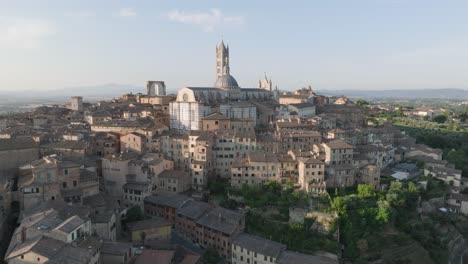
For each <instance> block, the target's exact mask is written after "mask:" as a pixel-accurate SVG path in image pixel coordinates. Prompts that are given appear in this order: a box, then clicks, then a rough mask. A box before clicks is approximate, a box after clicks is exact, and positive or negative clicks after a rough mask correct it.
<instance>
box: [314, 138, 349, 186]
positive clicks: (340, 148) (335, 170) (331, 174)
mask: <svg viewBox="0 0 468 264" xmlns="http://www.w3.org/2000/svg"><path fill="white" fill-rule="evenodd" d="M321 147H322V149H323V151H324V161H325V164H326V165H327V168H326V183H327V187H332V188H333V187H349V186H352V185H354V184H355V177H354V176H355V170H354V167H353V146H351V145H350V144H348V143H346V142H344V141H342V140H339V139H337V140H333V141H329V142H326V143H322V145H321Z"/></svg>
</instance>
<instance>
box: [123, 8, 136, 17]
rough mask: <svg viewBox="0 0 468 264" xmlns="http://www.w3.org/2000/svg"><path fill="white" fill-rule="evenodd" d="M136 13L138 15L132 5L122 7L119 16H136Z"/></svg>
mask: <svg viewBox="0 0 468 264" xmlns="http://www.w3.org/2000/svg"><path fill="white" fill-rule="evenodd" d="M136 15H137V13H136V11H135V9H133V8H131V7H125V8H121V9H120V11H119V16H121V17H134V16H136Z"/></svg>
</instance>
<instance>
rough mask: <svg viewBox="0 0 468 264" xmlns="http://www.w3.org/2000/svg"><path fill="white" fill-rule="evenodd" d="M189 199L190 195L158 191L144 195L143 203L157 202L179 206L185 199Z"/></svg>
mask: <svg viewBox="0 0 468 264" xmlns="http://www.w3.org/2000/svg"><path fill="white" fill-rule="evenodd" d="M189 200H191V198H190V197H188V196H185V195H181V194H177V193H171V192H159V193H158V194H157V195H151V196H147V197H145V199H144V201H145V203H151V204H158V205H163V206H167V207H172V208H179V207H181V206H182V205H183V204H184V203H186V202H187V201H189Z"/></svg>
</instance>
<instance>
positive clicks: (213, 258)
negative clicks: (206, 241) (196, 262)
mask: <svg viewBox="0 0 468 264" xmlns="http://www.w3.org/2000/svg"><path fill="white" fill-rule="evenodd" d="M220 261H221V258H220V257H219V254H218V251H216V249H214V248H211V247H210V248H208V249H207V250H206V251H205V253H204V254H203V263H205V264H218V263H219V262H220Z"/></svg>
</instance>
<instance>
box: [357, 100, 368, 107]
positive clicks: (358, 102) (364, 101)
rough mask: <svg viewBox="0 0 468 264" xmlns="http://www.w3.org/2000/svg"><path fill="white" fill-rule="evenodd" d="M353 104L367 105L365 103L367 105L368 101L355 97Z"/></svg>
mask: <svg viewBox="0 0 468 264" xmlns="http://www.w3.org/2000/svg"><path fill="white" fill-rule="evenodd" d="M354 104H356V105H358V106H367V105H369V102H367V101H366V100H363V99H357V100H356V102H354Z"/></svg>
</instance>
